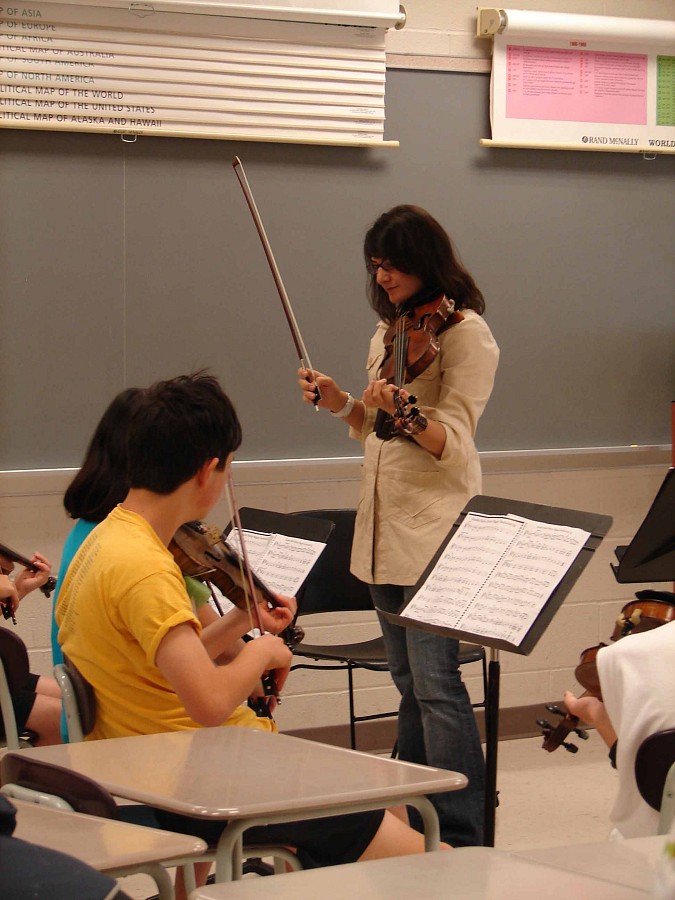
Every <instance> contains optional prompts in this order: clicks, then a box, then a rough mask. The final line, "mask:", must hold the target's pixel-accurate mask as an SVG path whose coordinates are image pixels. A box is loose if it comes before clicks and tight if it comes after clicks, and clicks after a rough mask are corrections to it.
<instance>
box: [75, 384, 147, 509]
mask: <svg viewBox="0 0 675 900" xmlns="http://www.w3.org/2000/svg"><path fill="white" fill-rule="evenodd" d="M142 395H143V391H142V389H141V388H127V390H124V391H122V392H121V393H120V394H118V395H117V396H116V397H115V399H114V400H113V401H112V403H111V404H110V406H109V407H108V408H107V409H106V411H105V412H104V413H103V416H102V418H101V421H100V422H99V423H98V425H97V426H96V430H95V431H94V435H93V437H92V439H91V441H90V443H89V446H88V448H87V452H86V454H85V457H84V462H83V463H82V467H81V469H80V471H79V472H78V473H77V475H76V476H75V477H74V478H73V480H72V481H71V482H70V484H69V485H68V488H67V490H66V493H65V495H64V497H63V505H64V506H65V508H66V512H67V513H68V515H69V516H70V517H71V518H73V519H86V520H87V521H88V522H102V521H103V519H105V517H106V516H107V515H108V513H109V512H111V510H113V509H114V508H115V507H116V506H117V504H118V503H121V502H122V500H124V498H125V497H126V495H127V493H128V492H129V476H128V474H127V436H128V432H129V423H130V421H131V417H132V414H133V412H134V410H135V409H136V407H137V406H138V405H139V403H140V400H141V397H142Z"/></svg>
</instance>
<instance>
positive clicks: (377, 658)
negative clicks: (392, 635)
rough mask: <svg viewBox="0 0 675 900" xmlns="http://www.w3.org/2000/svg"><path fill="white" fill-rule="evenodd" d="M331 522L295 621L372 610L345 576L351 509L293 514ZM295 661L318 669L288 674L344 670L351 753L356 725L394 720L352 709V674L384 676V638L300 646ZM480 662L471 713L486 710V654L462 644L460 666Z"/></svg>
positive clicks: (364, 592) (365, 594)
mask: <svg viewBox="0 0 675 900" xmlns="http://www.w3.org/2000/svg"><path fill="white" fill-rule="evenodd" d="M296 514H297V515H302V516H311V517H312V518H315V519H325V520H328V521H330V522H333V523H334V525H335V528H334V530H333V532H332V534H331V536H330V538H329V539H328V543H327V544H326V549H325V550H324V551H323V553H322V554H321V556H320V557H319V559H318V561H317V563H316V564H315V566H314V568H313V569H312V571H311V572H310V574H309V576H308V577H307V580H306V582H305V584H304V585H303V587H302V589H301V591H300V593H299V596H298V610H299V615H300V616H305V615H310V614H312V615H314V614H317V613H329V612H330V613H335V612H362V611H365V610H367V611H370V612H372V610H373V602H372V600H371V598H370V591H369V590H368V585H367V584H364V582H362V581H360V580H359V579H358V578H356V577H355V576H354V575H352V573H351V572H350V571H349V562H350V557H351V549H352V540H353V537H354V521H355V518H356V510H353V509H309V510H304V511H303V512H298V513H296ZM293 654H294V656H296V657H301V658H303V659H313V660H316V661H317V662H320V663H322V664H321V665H314V664H312V663H305V662H303V663H296V664H295V665H294V666H292V668H293V669H325V670H328V671H332V670H336V669H346V671H347V683H348V688H349V736H350V741H351V747H352V750H355V749H356V725H357V723H358V722H368V721H372V720H373V719H386V718H392V717H395V716H397V715H398V710H392V711H391V712H383V713H374V714H371V715H363V716H362V715H356V711H355V704H354V670H355V669H368V670H369V671H371V672H387V671H388V670H389V667H388V665H387V654H386V651H385V647H384V638H383V636H382V634H381V633H380V634H379V635H378V636H377V637H375V638H371V639H370V640H367V641H357V642H356V643H350V644H325V645H324V644H309V643H305V642H304V641H303V642H302V643H301V644H299V645H298V646H297V647H296V648H295V650H294V651H293ZM472 662H481V663H482V665H483V700H482V701H481V702H480V703H475V704H474V708H484V707H485V697H486V695H487V664H486V659H485V650H484V649H483V648H482V647H479V646H477V645H475V644H465V643H461V644H460V646H459V664H460V665H465V664H466V663H472Z"/></svg>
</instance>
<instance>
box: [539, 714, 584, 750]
mask: <svg viewBox="0 0 675 900" xmlns="http://www.w3.org/2000/svg"><path fill="white" fill-rule="evenodd" d="M546 710H547V711H548V712H550V713H552V714H553V715H555V716H560V722H558V724H557V725H551V723H550V722H549V721H547V720H546V719H537V725H538V726H539V727H540V728H541V730H542V737H543V738H544V743H543V744H542V747H543V749H544V750H548V752H549V753H553V751H554V750H557V749H558V747H564V748H565V750H567V752H568V753H577V752H578V750H579V748H578V747H577V745H576V744H571V743H570V742H569V741H566V740H565V738H566V737H567V736H568V735H569V734H575V735H576V736H577V737H578V738H580V739H581V740H582V741H587V740H588V732H587V731H586V730H585V729H583V728H580V727H579V719H578V718H577V716H573V715H571V714H570V713H568V712H566V711H565V710H564V709H561V708H560V707H559V706H557V705H556V704H555V703H547V704H546Z"/></svg>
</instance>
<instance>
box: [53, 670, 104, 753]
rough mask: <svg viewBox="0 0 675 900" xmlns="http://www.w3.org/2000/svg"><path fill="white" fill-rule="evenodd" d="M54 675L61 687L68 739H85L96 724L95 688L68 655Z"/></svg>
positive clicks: (73, 740) (74, 740)
mask: <svg viewBox="0 0 675 900" xmlns="http://www.w3.org/2000/svg"><path fill="white" fill-rule="evenodd" d="M54 677H55V678H56V680H57V682H58V684H59V687H60V688H61V697H62V699H63V708H64V710H65V713H66V726H67V728H68V740H69V741H70V742H71V743H76V742H78V741H83V740H84V738H85V736H86V735H88V734H89V732H90V731H92V730H93V728H94V725H95V724H96V696H95V694H94V689H93V688H92V686H91V685H90V684H89V682H88V681H87V679H86V678H85V677H84V676H83V675H82V673H81V672H80V671H79V669H78V668H77V666H75V664H74V663H73V662H71V660H69V659H68V657H66V656H64V657H63V663H62V664H60V665H57V666H54Z"/></svg>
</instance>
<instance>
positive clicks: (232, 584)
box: [169, 522, 305, 649]
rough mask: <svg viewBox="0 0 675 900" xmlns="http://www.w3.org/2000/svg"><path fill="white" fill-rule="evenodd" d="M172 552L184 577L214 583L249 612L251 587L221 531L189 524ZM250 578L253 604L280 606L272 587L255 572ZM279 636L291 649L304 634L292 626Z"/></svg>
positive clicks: (172, 545)
mask: <svg viewBox="0 0 675 900" xmlns="http://www.w3.org/2000/svg"><path fill="white" fill-rule="evenodd" d="M169 550H170V551H171V552H172V554H173V557H174V559H175V560H176V562H177V563H178V565H179V567H180V570H181V572H183V574H184V575H190V576H192V577H193V578H199V579H200V580H202V581H209V582H211V583H212V584H214V585H215V586H216V587H217V588H218V590H219V591H222V593H223V594H224V595H225V596H226V597H227V599H228V600H230V601H231V602H232V603H234V605H235V606H236V607H237V608H238V609H243V610H248V606H249V596H248V594H249V590H248V588H249V586H248V581H247V580H246V576H245V575H244V574H243V560H242V559H241V558H240V556H239V554H238V553H237V552H236V550H234V549H233V548H232V547H230V545H229V544H228V543H227V542H226V540H225V537H224V535H223V533H222V531H221V530H220V529H219V528H217V527H216V526H214V525H208V524H207V523H206V522H186V523H185V525H181V527H180V528H179V529H178V531H177V532H176V533H175V534H174V536H173V539H172V540H171V543H170V544H169ZM251 575H252V579H253V586H254V589H255V594H256V595H255V597H253V598H251V599H250V602H251V603H262V602H265V603H267V604H269V606H270V607H275V606H279V601H278V600H277V597H276V595H275V594H274V592H273V591H272V590H271V588H269V587H268V586H267V585H266V584H265V583H264V581H262V579H261V578H259V577H258V576H257V575H256V574H255V572H251ZM279 636H280V637H281V638H282V639H283V640H284V641H285V642H286V643H287V645H288V646H289V647H290V648H291V649H292V648H293V647H295V646H297V644H299V643H300V641H301V640H302V639H303V638H304V636H305V633H304V631H303V629H302V628H300V627H299V626H298V625H289V626H288V628H286V629H284V631H282V633H281V634H280V635H279Z"/></svg>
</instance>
